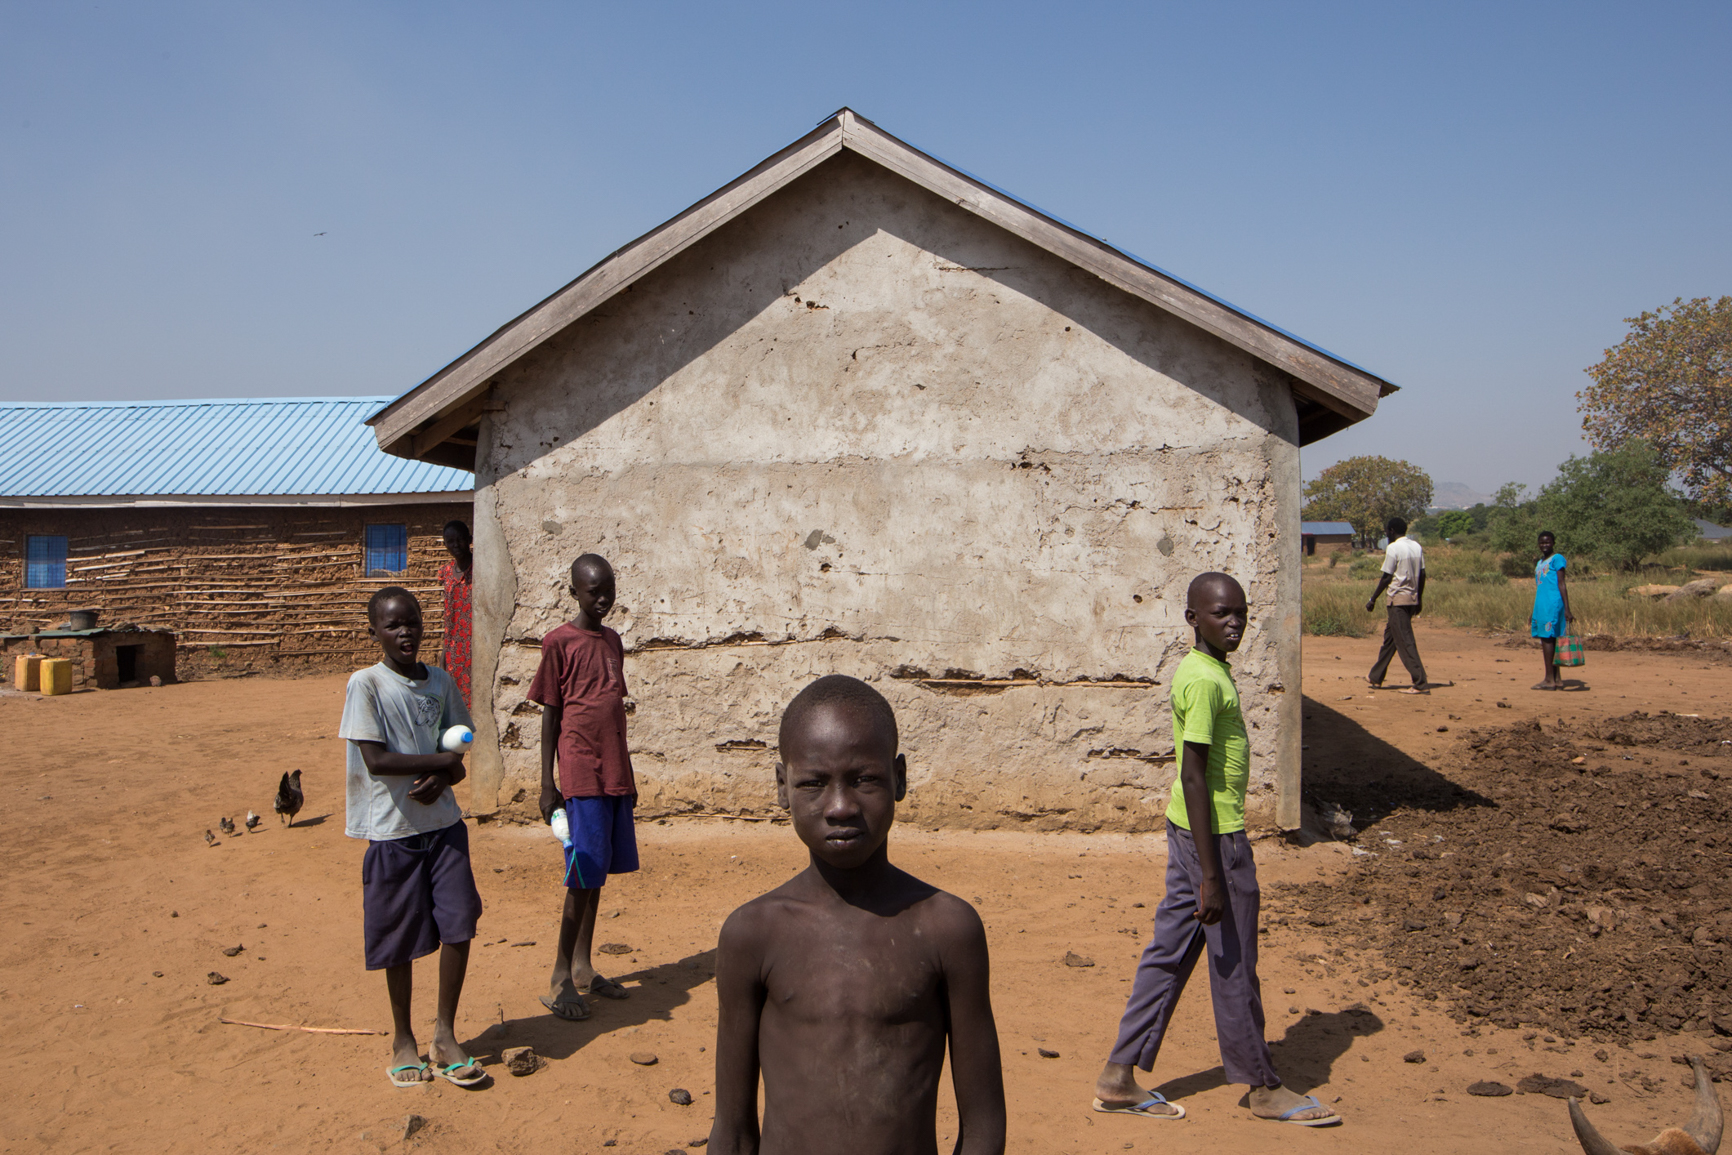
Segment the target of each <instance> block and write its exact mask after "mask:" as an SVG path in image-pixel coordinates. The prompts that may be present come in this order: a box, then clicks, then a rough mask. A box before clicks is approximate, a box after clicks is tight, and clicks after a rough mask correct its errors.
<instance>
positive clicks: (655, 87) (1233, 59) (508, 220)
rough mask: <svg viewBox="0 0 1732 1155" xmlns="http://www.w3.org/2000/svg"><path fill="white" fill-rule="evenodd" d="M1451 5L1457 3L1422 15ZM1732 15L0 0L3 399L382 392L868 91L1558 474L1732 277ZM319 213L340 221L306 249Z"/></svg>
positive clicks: (1485, 480) (901, 129)
mask: <svg viewBox="0 0 1732 1155" xmlns="http://www.w3.org/2000/svg"><path fill="white" fill-rule="evenodd" d="M1427 8H1429V10H1427ZM1729 48H1732V6H1728V5H1725V4H1666V5H1634V4H1630V5H1624V6H1610V5H1595V4H1577V3H1572V4H1554V5H1541V4H1520V5H1511V4H1507V3H1503V4H1481V5H1475V4H1459V3H1458V4H1451V5H1432V6H1419V5H1391V4H1363V5H1349V4H1337V5H1325V4H1310V5H1298V4H1267V5H1252V4H1239V5H1227V4H1220V5H1198V4H1191V3H1187V4H1170V5H1169V4H1148V3H1142V4H1123V5H1106V4H1076V3H1073V4H1069V5H1056V4H1051V3H1046V4H1038V5H1036V4H1026V3H997V4H971V5H960V4H953V5H934V4H906V5H890V4H878V5H873V4H866V3H860V4H850V5H843V6H840V7H838V6H834V5H829V6H826V5H814V4H811V3H801V4H756V5H749V6H748V5H731V4H716V3H710V4H662V5H618V4H615V5H608V6H600V5H597V6H585V5H580V4H523V3H501V2H493V3H488V4H472V5H458V4H439V3H414V4H409V3H404V4H367V3H342V4H328V5H320V4H293V3H282V4H269V5H267V4H236V3H210V4H202V5H201V4H187V3H174V2H166V0H165V2H158V3H153V4H149V5H142V4H112V3H110V4H101V5H96V4H87V3H77V2H71V0H69V2H64V3H53V4H40V3H20V2H17V0H5V2H3V3H0V400H78V399H101V398H171V397H221V396H268V395H305V394H364V393H365V394H371V393H381V394H394V393H399V392H402V391H404V390H406V389H409V388H411V387H412V386H414V385H415V384H417V383H418V382H420V381H421V380H422V379H423V378H425V377H426V376H428V375H429V374H431V373H432V372H434V371H435V370H437V369H438V368H440V367H441V366H442V365H444V364H445V363H446V362H448V361H449V360H451V359H452V358H453V357H455V356H457V355H458V354H460V353H462V352H463V351H464V350H465V349H467V348H469V347H470V346H471V345H473V344H474V343H475V342H477V341H478V340H480V339H481V338H483V337H485V336H486V335H487V334H488V333H490V332H492V330H493V329H495V328H496V327H498V326H499V325H500V324H502V323H503V322H505V321H506V320H508V319H510V318H511V317H513V316H515V315H516V314H517V313H518V312H520V311H521V310H522V309H524V308H525V307H527V306H529V305H530V304H532V303H534V302H535V301H537V300H539V299H540V298H541V297H543V296H544V295H546V294H547V293H548V292H550V291H552V290H553V289H555V288H557V287H558V286H559V285H561V284H563V283H564V282H566V281H567V280H569V279H570V278H572V277H573V276H575V275H576V274H577V273H578V272H580V271H582V270H583V269H584V268H586V267H588V266H589V265H590V264H592V263H593V262H595V261H596V260H598V259H599V258H601V257H603V256H605V255H606V254H607V253H608V252H610V251H612V250H613V249H614V248H616V247H617V246H619V245H620V244H621V243H623V242H625V241H627V240H629V239H631V238H632V237H635V236H637V235H638V234H640V233H643V232H645V231H647V230H648V229H650V228H652V227H654V226H655V225H656V224H658V223H660V222H661V221H662V220H664V219H666V218H667V217H669V216H671V215H673V214H674V213H675V212H677V211H679V210H680V209H681V208H683V207H685V206H686V205H687V204H689V203H690V202H692V201H694V200H696V199H697V198H699V197H701V196H702V195H704V194H705V193H707V192H709V191H710V190H711V189H713V188H715V187H716V186H718V185H720V184H722V183H724V182H726V181H728V180H730V179H731V178H733V177H734V176H736V175H738V174H739V173H740V172H742V171H744V170H745V169H747V168H749V167H751V166H752V165H753V164H755V163H756V162H757V161H758V160H760V159H762V158H763V157H764V156H767V155H768V154H770V153H771V152H774V151H775V150H776V149H778V148H780V147H781V146H782V145H784V144H786V143H787V142H789V141H790V140H793V139H794V138H795V137H797V136H799V135H801V134H802V133H804V132H805V131H807V130H808V129H809V128H810V127H811V126H812V125H813V124H814V123H816V122H817V121H818V120H820V119H821V118H823V117H824V116H826V115H827V114H828V113H830V112H832V111H833V110H834V109H836V108H837V107H838V106H841V105H843V104H847V105H851V106H852V107H854V108H855V109H856V110H858V111H859V112H861V113H862V114H863V115H865V116H868V117H870V118H872V119H874V120H876V121H877V122H878V123H879V124H881V125H882V126H883V127H885V128H886V129H888V130H889V131H891V132H893V133H896V134H897V135H899V136H901V137H903V138H904V139H906V140H908V141H910V142H911V143H913V144H915V145H917V146H919V147H921V148H924V149H926V150H928V151H930V152H934V153H936V154H938V155H939V156H941V157H943V158H945V159H946V160H949V161H951V162H952V163H955V164H957V165H960V166H962V167H964V168H966V169H968V170H970V171H972V172H974V173H976V174H978V175H980V176H982V177H984V178H986V179H988V180H990V181H993V182H994V183H996V184H998V185H1000V186H1002V187H1004V188H1007V189H1009V190H1011V191H1012V192H1014V193H1016V194H1017V195H1019V196H1021V197H1023V198H1024V199H1026V200H1029V201H1031V202H1033V203H1034V204H1037V205H1039V206H1041V207H1043V208H1045V209H1047V210H1049V211H1051V212H1054V213H1056V214H1058V215H1060V216H1062V217H1064V218H1066V219H1068V220H1070V221H1072V222H1074V223H1076V224H1078V225H1080V226H1081V227H1083V228H1086V229H1089V230H1090V231H1093V232H1095V233H1098V234H1101V235H1104V236H1106V237H1107V238H1109V239H1110V240H1111V241H1112V242H1113V243H1115V244H1117V245H1119V246H1121V247H1123V248H1126V249H1129V250H1130V251H1132V252H1135V253H1137V254H1139V255H1141V256H1143V257H1145V258H1146V259H1148V260H1151V261H1153V262H1155V263H1156V264H1159V265H1161V266H1162V267H1164V268H1166V269H1168V270H1170V271H1172V272H1174V273H1176V274H1178V275H1180V276H1182V277H1185V278H1187V279H1189V280H1191V281H1193V282H1196V283H1197V284H1200V285H1202V286H1203V287H1205V288H1207V289H1209V290H1210V291H1212V292H1214V293H1216V294H1218V295H1220V296H1222V297H1225V298H1226V299H1228V300H1230V301H1232V302H1234V303H1236V304H1238V305H1240V306H1242V307H1244V308H1246V309H1249V310H1251V311H1253V312H1255V313H1258V314H1259V315H1261V316H1264V317H1266V318H1268V319H1269V320H1271V321H1273V322H1275V323H1276V324H1279V325H1282V326H1284V327H1285V328H1288V329H1290V330H1292V331H1294V332H1296V333H1299V334H1301V335H1302V336H1304V337H1306V338H1307V339H1309V340H1311V341H1314V342H1316V343H1318V344H1320V345H1323V346H1324V347H1326V348H1329V349H1332V350H1334V351H1335V352H1337V353H1339V354H1341V355H1342V356H1345V357H1347V358H1349V359H1351V360H1353V361H1356V362H1358V363H1359V364H1361V365H1364V366H1366V367H1367V368H1369V369H1371V370H1373V371H1374V372H1377V373H1379V374H1381V375H1383V376H1385V377H1387V378H1389V379H1390V380H1392V381H1394V382H1396V383H1397V384H1400V385H1401V386H1403V391H1402V392H1401V393H1399V394H1397V395H1395V396H1394V397H1392V398H1390V399H1388V400H1387V401H1385V402H1384V406H1383V408H1382V409H1381V410H1379V412H1378V414H1377V416H1376V417H1375V418H1373V419H1372V420H1370V421H1368V422H1365V423H1363V424H1362V425H1360V426H1358V427H1357V428H1355V429H1353V430H1350V431H1348V432H1346V433H1343V434H1339V435H1337V436H1335V437H1333V438H1330V439H1329V440H1327V441H1324V442H1321V443H1319V444H1318V445H1316V446H1314V447H1312V448H1311V449H1309V450H1307V451H1306V454H1305V462H1304V466H1305V475H1306V476H1307V477H1311V476H1314V475H1315V474H1316V472H1317V471H1318V470H1319V469H1321V468H1322V467H1324V466H1326V465H1328V464H1330V463H1332V462H1333V461H1335V460H1337V459H1338V458H1340V457H1343V456H1351V455H1354V454H1359V453H1382V454H1386V455H1389V456H1392V457H1402V458H1406V459H1408V460H1410V461H1413V462H1415V463H1416V464H1418V465H1420V466H1422V467H1424V468H1425V469H1427V470H1428V471H1430V472H1431V474H1432V476H1433V477H1434V478H1435V479H1436V480H1438V481H1440V482H1441V481H1459V482H1465V483H1467V484H1469V485H1470V486H1473V487H1475V488H1478V489H1481V490H1487V491H1489V490H1490V489H1492V488H1493V487H1495V486H1496V485H1498V484H1499V483H1501V482H1503V481H1506V480H1517V481H1521V482H1524V483H1528V484H1537V483H1539V482H1542V481H1544V480H1545V479H1546V478H1548V477H1549V476H1550V475H1551V473H1552V471H1553V468H1554V467H1555V466H1556V464H1557V463H1558V462H1559V461H1561V460H1562V459H1563V458H1564V457H1565V456H1567V455H1568V454H1570V453H1571V452H1576V451H1578V450H1579V449H1580V448H1581V442H1580V440H1579V429H1580V422H1579V420H1578V418H1577V416H1576V413H1575V402H1574V396H1573V395H1574V392H1575V390H1576V389H1578V388H1580V387H1581V385H1582V384H1583V382H1584V380H1585V378H1584V377H1583V375H1582V369H1583V368H1584V367H1585V366H1587V365H1589V364H1592V363H1593V362H1595V361H1597V360H1598V359H1599V357H1600V356H1601V353H1602V350H1603V349H1604V348H1605V347H1606V346H1607V345H1610V344H1612V343H1614V342H1616V341H1617V340H1618V339H1619V338H1620V336H1621V335H1622V333H1623V329H1624V326H1623V324H1622V318H1624V317H1627V316H1630V315H1632V314H1634V313H1636V312H1638V311H1640V310H1642V309H1644V308H1651V307H1654V306H1657V305H1659V304H1661V303H1663V302H1667V301H1670V300H1671V299H1672V298H1673V297H1676V296H1684V297H1692V296H1705V295H1714V296H1718V295H1720V294H1723V293H1727V292H1732V212H1728V208H1729V205H1732V148H1729V147H1728V145H1729V144H1732V139H1729V138H1732V115H1729V111H1732V67H1728V66H1727V60H1728V58H1729V54H1728V49H1729ZM316 234H322V235H316Z"/></svg>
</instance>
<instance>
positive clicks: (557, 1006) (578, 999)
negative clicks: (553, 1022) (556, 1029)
mask: <svg viewBox="0 0 1732 1155" xmlns="http://www.w3.org/2000/svg"><path fill="white" fill-rule="evenodd" d="M541 1005H542V1006H544V1007H546V1008H547V1009H548V1010H550V1011H552V1012H553V1013H554V1014H556V1015H558V1016H559V1017H560V1018H562V1019H564V1020H565V1021H566V1022H568V1023H581V1022H583V1020H585V1019H587V1018H589V1003H588V1001H587V1000H585V999H584V997H583V995H582V994H580V993H579V992H578V989H577V984H576V983H574V982H572V981H571V974H570V972H569V971H563V970H555V971H554V972H553V981H552V982H551V983H549V984H548V988H547V994H546V996H545V997H544V998H543V999H542V1000H541Z"/></svg>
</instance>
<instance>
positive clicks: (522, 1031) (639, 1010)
mask: <svg viewBox="0 0 1732 1155" xmlns="http://www.w3.org/2000/svg"><path fill="white" fill-rule="evenodd" d="M598 965H601V966H604V967H605V962H600V963H599V964H598ZM715 973H716V952H715V949H714V948H713V947H712V948H711V949H709V950H706V951H700V952H699V953H697V954H692V955H687V956H686V957H685V958H682V959H679V960H678V961H676V962H670V963H663V964H662V965H660V966H654V967H643V968H641V969H639V970H635V971H632V972H631V973H630V974H616V975H613V976H611V977H612V978H613V979H614V981H615V982H620V983H631V982H634V981H635V982H637V983H638V984H639V985H638V986H635V987H632V988H631V998H629V999H618V1000H616V999H603V998H597V997H595V996H593V995H592V996H590V998H589V1005H590V1016H589V1018H587V1019H585V1020H583V1021H582V1022H578V1023H573V1022H567V1021H566V1020H564V1019H561V1018H559V1017H558V1016H556V1015H554V1014H553V1012H551V1011H548V1012H545V1013H543V1014H539V1015H530V1016H528V1017H527V1018H521V1019H507V1020H505V1021H504V1022H503V1023H495V1024H493V1025H492V1026H491V1027H488V1028H487V1029H486V1030H485V1031H482V1032H481V1033H480V1034H479V1035H476V1036H475V1037H474V1038H473V1039H470V1040H468V1041H467V1042H465V1043H464V1046H465V1047H468V1048H469V1053H470V1054H472V1055H474V1056H476V1057H477V1058H479V1059H481V1060H482V1063H483V1065H484V1066H494V1065H497V1064H498V1063H499V1062H501V1058H500V1053H501V1052H502V1051H504V1049H505V1048H507V1047H533V1048H535V1053H536V1054H538V1055H540V1056H542V1057H543V1058H547V1059H569V1058H570V1057H571V1056H573V1055H575V1054H577V1052H579V1051H581V1050H582V1049H583V1048H584V1047H585V1046H587V1045H588V1044H589V1043H590V1042H591V1041H593V1040H594V1039H596V1038H597V1037H599V1036H601V1035H604V1034H608V1033H610V1032H613V1031H620V1030H624V1029H626V1028H627V1027H637V1026H642V1025H643V1024H644V1023H649V1022H667V1021H668V1020H670V1019H672V1018H673V1014H674V1010H675V1009H676V1008H678V1007H682V1006H684V1005H685V1004H687V1003H689V1002H691V1001H692V991H693V990H695V989H696V988H697V987H700V986H702V985H703V984H704V983H707V982H709V981H710V979H711V978H713V977H714V976H715Z"/></svg>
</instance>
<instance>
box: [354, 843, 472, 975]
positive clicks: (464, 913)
mask: <svg viewBox="0 0 1732 1155" xmlns="http://www.w3.org/2000/svg"><path fill="white" fill-rule="evenodd" d="M480 919H481V894H480V892H478V891H477V890H476V889H475V875H474V874H473V873H472V872H471V871H470V869H469V827H467V826H465V825H464V824H463V823H462V822H453V823H452V824H451V825H450V826H447V827H446V828H445V829H443V830H435V831H433V832H432V833H430V834H411V835H410V836H409V837H407V838H393V839H390V840H389V841H386V842H369V843H368V844H367V853H366V855H365V856H364V857H363V858H362V859H361V921H362V926H363V930H362V934H363V937H364V939H365V942H366V946H367V969H368V970H370V971H377V970H384V969H385V968H386V967H394V966H403V965H404V964H406V963H410V962H413V961H414V960H416V959H418V958H420V957H422V956H423V955H429V954H432V953H433V952H434V951H436V950H438V949H439V944H440V943H453V944H454V943H460V942H468V941H469V940H470V939H472V938H474V937H475V924H476V923H477V922H478V921H480Z"/></svg>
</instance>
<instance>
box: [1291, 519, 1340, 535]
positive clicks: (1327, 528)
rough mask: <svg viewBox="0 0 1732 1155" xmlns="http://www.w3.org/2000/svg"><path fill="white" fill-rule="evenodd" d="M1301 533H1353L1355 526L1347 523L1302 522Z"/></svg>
mask: <svg viewBox="0 0 1732 1155" xmlns="http://www.w3.org/2000/svg"><path fill="white" fill-rule="evenodd" d="M1299 532H1300V533H1317V534H1328V533H1348V534H1350V533H1352V532H1353V526H1352V525H1351V524H1350V523H1348V522H1345V521H1302V522H1300V523H1299Z"/></svg>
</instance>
